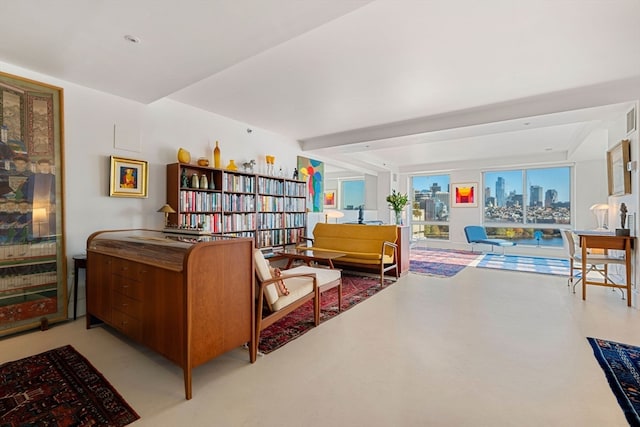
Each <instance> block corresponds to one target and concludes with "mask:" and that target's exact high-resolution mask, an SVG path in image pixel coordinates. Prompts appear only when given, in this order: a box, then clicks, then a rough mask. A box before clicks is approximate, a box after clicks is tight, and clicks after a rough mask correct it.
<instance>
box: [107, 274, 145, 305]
mask: <svg viewBox="0 0 640 427" xmlns="http://www.w3.org/2000/svg"><path fill="white" fill-rule="evenodd" d="M112 283H113V291H114V293H116V292H119V293H121V294H122V295H126V296H128V297H131V298H134V299H137V300H141V299H142V283H140V282H138V281H137V280H133V279H130V278H128V277H122V276H119V275H117V274H114V275H113V281H112Z"/></svg>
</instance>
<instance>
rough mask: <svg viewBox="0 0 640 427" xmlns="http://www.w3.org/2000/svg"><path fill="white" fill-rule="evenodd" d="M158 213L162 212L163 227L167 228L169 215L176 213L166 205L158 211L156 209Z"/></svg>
mask: <svg viewBox="0 0 640 427" xmlns="http://www.w3.org/2000/svg"><path fill="white" fill-rule="evenodd" d="M158 212H164V227H165V228H167V227H169V214H170V213H176V211H174V210H173V208H172V207H171V206H169V204H168V203H165V204H164V205H163V206H162V207H161V208H160V209H158Z"/></svg>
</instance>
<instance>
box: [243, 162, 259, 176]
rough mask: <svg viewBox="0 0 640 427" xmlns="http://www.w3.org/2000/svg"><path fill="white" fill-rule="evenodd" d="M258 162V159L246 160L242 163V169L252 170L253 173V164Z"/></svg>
mask: <svg viewBox="0 0 640 427" xmlns="http://www.w3.org/2000/svg"><path fill="white" fill-rule="evenodd" d="M255 164H256V161H255V160H253V159H251V160H249V161H248V162H244V163H243V164H242V170H243V171H245V172H251V173H253V166H254V165H255Z"/></svg>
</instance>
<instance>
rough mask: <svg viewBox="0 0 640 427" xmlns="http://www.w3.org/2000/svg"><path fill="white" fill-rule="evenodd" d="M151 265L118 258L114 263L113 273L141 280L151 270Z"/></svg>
mask: <svg viewBox="0 0 640 427" xmlns="http://www.w3.org/2000/svg"><path fill="white" fill-rule="evenodd" d="M149 269H150V267H148V266H146V265H144V264H140V263H137V262H133V261H128V260H126V259H116V260H114V263H113V274H117V275H119V276H122V277H127V278H130V279H134V280H141V279H142V278H143V277H144V275H145V274H147V273H148V272H149Z"/></svg>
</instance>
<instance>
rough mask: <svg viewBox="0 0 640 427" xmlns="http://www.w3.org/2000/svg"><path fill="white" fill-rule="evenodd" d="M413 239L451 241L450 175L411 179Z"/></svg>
mask: <svg viewBox="0 0 640 427" xmlns="http://www.w3.org/2000/svg"><path fill="white" fill-rule="evenodd" d="M411 197H412V198H411V207H412V210H411V231H412V237H413V238H414V239H416V238H424V237H426V238H430V239H449V200H450V197H449V175H429V176H414V177H412V178H411Z"/></svg>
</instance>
